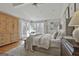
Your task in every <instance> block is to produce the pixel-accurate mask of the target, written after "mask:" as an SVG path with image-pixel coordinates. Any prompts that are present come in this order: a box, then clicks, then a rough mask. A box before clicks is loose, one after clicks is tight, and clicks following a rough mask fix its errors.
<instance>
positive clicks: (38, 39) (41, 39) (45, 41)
mask: <svg viewBox="0 0 79 59" xmlns="http://www.w3.org/2000/svg"><path fill="white" fill-rule="evenodd" d="M30 40H31V41H30ZM27 41H30V42H28V43H29V44H31V45H32V46H37V47H42V48H45V49H48V48H49V47H56V46H59V43H60V42H59V41H60V40H59V39H52V37H51V34H44V35H37V36H31V39H27ZM32 46H31V47H32Z"/></svg>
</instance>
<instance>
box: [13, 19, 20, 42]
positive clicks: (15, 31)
mask: <svg viewBox="0 0 79 59" xmlns="http://www.w3.org/2000/svg"><path fill="white" fill-rule="evenodd" d="M18 40H19V28H18V19H17V18H14V20H13V33H12V34H11V41H12V42H16V41H18Z"/></svg>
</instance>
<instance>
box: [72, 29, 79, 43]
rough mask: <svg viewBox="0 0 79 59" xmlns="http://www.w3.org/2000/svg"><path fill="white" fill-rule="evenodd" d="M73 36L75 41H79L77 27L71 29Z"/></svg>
mask: <svg viewBox="0 0 79 59" xmlns="http://www.w3.org/2000/svg"><path fill="white" fill-rule="evenodd" d="M73 37H74V38H75V41H76V42H79V28H76V29H75V30H74V31H73Z"/></svg>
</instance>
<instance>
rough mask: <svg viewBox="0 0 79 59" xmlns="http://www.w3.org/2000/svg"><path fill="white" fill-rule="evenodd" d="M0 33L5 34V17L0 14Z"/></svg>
mask: <svg viewBox="0 0 79 59" xmlns="http://www.w3.org/2000/svg"><path fill="white" fill-rule="evenodd" d="M0 33H6V16H5V15H3V14H0Z"/></svg>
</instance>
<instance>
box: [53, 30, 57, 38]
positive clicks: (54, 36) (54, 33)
mask: <svg viewBox="0 0 79 59" xmlns="http://www.w3.org/2000/svg"><path fill="white" fill-rule="evenodd" d="M57 35H58V32H56V31H55V32H53V34H52V39H56V37H57Z"/></svg>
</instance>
